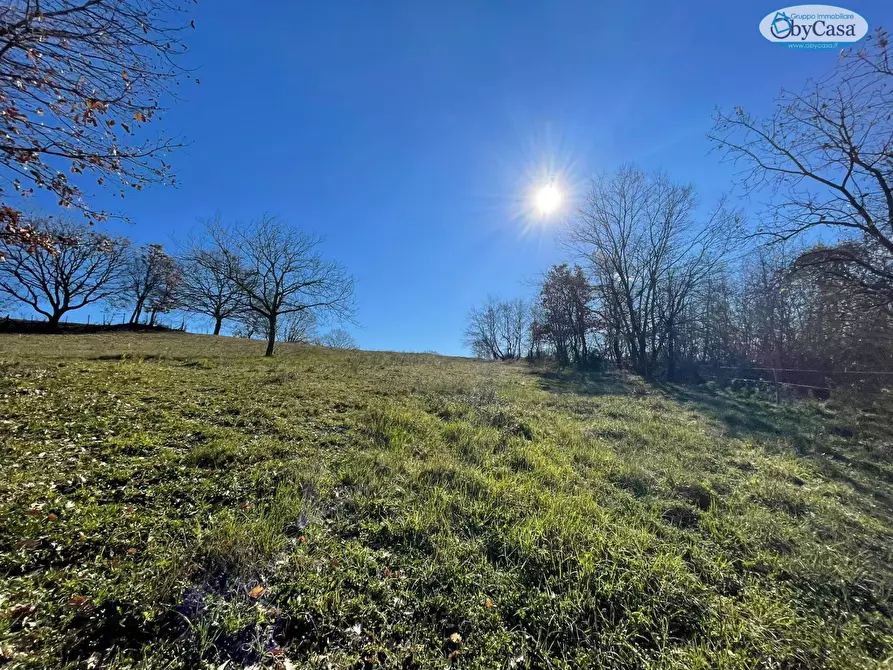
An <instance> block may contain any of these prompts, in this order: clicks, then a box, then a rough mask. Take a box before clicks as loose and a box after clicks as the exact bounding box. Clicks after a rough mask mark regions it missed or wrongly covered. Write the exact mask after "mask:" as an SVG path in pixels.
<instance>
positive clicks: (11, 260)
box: [0, 220, 128, 326]
mask: <svg viewBox="0 0 893 670" xmlns="http://www.w3.org/2000/svg"><path fill="white" fill-rule="evenodd" d="M32 225H33V228H34V229H35V230H37V231H38V232H39V233H40V234H41V235H44V236H46V237H47V238H48V239H64V240H65V241H66V243H65V244H62V245H59V247H58V249H55V250H49V249H47V248H45V247H42V246H36V247H34V248H27V247H24V246H22V245H21V244H20V243H19V240H8V239H2V238H0V254H2V255H3V256H4V257H5V258H6V260H5V262H3V263H0V292H2V293H5V294H6V295H8V296H10V297H11V298H13V299H15V300H17V301H19V302H22V303H24V304H26V305H28V306H29V307H31V308H32V309H33V310H34V311H36V312H37V313H38V314H42V315H43V316H45V317H47V321H48V323H49V325H50V326H55V325H57V324H58V323H59V320H60V319H61V318H62V317H63V316H64V315H65V314H67V313H68V312H71V311H73V310H77V309H81V308H82V307H86V306H87V305H91V304H93V303H97V302H101V301H103V300H107V299H108V298H110V297H111V296H113V295H115V293H116V292H117V291H118V290H119V286H120V284H119V282H120V279H121V273H122V270H123V269H124V267H125V264H126V259H127V250H128V244H127V241H126V240H124V239H121V238H117V239H115V238H111V237H109V236H107V235H102V234H100V233H97V232H95V231H93V230H91V229H90V227H89V226H84V225H79V224H75V223H71V222H68V221H56V220H42V221H37V222H34V223H33V224H32Z"/></svg>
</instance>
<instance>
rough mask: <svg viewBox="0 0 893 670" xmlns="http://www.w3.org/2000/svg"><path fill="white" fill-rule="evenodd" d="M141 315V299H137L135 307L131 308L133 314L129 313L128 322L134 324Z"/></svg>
mask: <svg viewBox="0 0 893 670" xmlns="http://www.w3.org/2000/svg"><path fill="white" fill-rule="evenodd" d="M142 315H143V301H142V300H137V303H136V307H134V308H133V314H131V315H130V323H131V324H133V325H136V324H138V323H139V321H140V317H141V316H142Z"/></svg>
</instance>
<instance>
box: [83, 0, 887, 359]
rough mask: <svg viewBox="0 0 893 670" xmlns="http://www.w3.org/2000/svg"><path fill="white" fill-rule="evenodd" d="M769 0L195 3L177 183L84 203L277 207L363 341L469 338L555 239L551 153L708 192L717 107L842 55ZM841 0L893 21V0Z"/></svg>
mask: <svg viewBox="0 0 893 670" xmlns="http://www.w3.org/2000/svg"><path fill="white" fill-rule="evenodd" d="M776 4H778V3H776ZM776 4H772V3H766V2H712V3H706V2H686V3H666V2H656V1H649V2H635V3H633V2H630V3H619V2H612V3H599V2H593V1H592V0H586V1H579V2H577V1H557V0H553V1H551V2H542V1H540V2H528V1H526V0H514V1H513V2H496V1H493V2H480V1H479V2H461V1H456V0H451V1H450V2H443V1H441V2H408V1H404V2H386V1H383V0H382V1H376V2H368V1H365V0H363V1H360V0H357V1H354V2H348V1H341V0H339V1H337V2H317V3H304V2H284V1H279V2H275V3H274V2H272V1H271V2H264V3H247V2H244V1H243V0H240V1H236V0H213V1H206V2H201V3H198V4H196V5H194V6H193V7H194V18H195V24H196V30H195V31H194V32H191V33H190V34H189V35H188V44H189V46H190V49H191V55H190V57H189V63H190V64H191V65H195V66H197V67H198V68H199V69H198V71H197V73H196V75H197V76H198V77H200V79H201V84H200V85H188V86H186V87H185V89H184V90H183V99H182V100H180V101H178V102H177V103H176V104H175V106H174V107H173V109H172V110H171V111H170V112H169V113H168V114H167V115H166V117H165V119H164V120H163V122H162V123H163V124H164V128H165V129H166V130H167V132H169V133H172V134H178V135H182V136H183V137H184V138H186V139H187V140H188V141H189V142H190V144H189V146H188V147H187V148H185V149H183V150H182V151H180V152H178V153H176V154H175V155H173V156H172V157H171V160H172V162H173V165H174V168H175V171H176V174H177V178H178V182H179V185H178V187H177V188H160V187H158V188H152V189H150V190H148V191H144V192H142V193H140V194H137V195H135V196H134V197H133V198H131V199H129V200H127V201H121V200H119V199H114V198H111V197H103V196H100V197H98V198H96V199H94V200H93V201H92V202H93V203H94V204H98V205H100V206H108V207H115V208H117V209H118V210H119V211H122V212H123V213H124V214H126V215H127V216H129V218H130V219H131V221H132V223H131V224H124V225H115V226H113V228H114V229H115V230H119V231H120V232H124V233H126V234H127V235H129V236H130V237H132V238H133V239H134V240H136V241H137V242H149V241H159V242H162V243H165V242H167V241H168V240H169V238H170V236H171V235H177V234H180V235H182V234H183V233H185V232H186V231H188V230H189V229H190V228H191V227H193V226H194V225H195V222H196V220H197V219H200V218H202V217H209V216H212V215H213V214H215V213H217V212H219V213H220V214H221V216H223V217H224V218H225V219H231V220H248V219H251V218H253V217H256V216H258V215H260V214H262V213H264V212H268V213H272V214H275V215H277V216H279V217H281V218H283V219H285V220H287V221H289V222H290V223H292V224H293V225H295V226H299V227H302V228H305V229H307V230H310V231H313V232H317V233H320V234H322V235H324V236H325V238H326V241H325V245H324V251H325V253H326V254H327V255H328V256H330V257H332V258H334V259H336V260H338V261H339V262H341V263H342V264H343V265H344V266H346V267H347V268H348V269H349V270H350V271H351V272H352V273H353V274H354V275H355V276H356V278H357V306H358V320H359V323H360V327H359V328H351V329H350V330H351V331H352V332H353V333H354V335H355V337H356V339H357V341H358V343H359V344H360V346H361V347H363V348H368V349H392V350H405V351H423V350H436V351H439V352H442V353H462V351H463V349H462V344H461V340H462V330H463V325H464V317H465V314H466V312H467V310H468V309H469V307H471V306H472V305H473V304H475V303H476V302H479V301H481V300H482V299H483V298H484V297H485V296H486V295H487V294H488V293H491V294H495V295H500V296H505V297H513V296H516V295H527V294H529V293H530V292H531V289H530V287H529V286H527V285H525V282H526V281H528V280H530V279H531V278H533V277H535V276H536V275H537V274H538V273H540V272H542V271H543V270H545V269H546V268H547V267H548V266H549V265H550V264H551V263H555V262H560V261H561V260H563V254H562V252H561V250H560V248H559V247H558V245H557V244H556V237H557V232H558V228H559V226H558V222H559V221H560V219H561V217H560V216H558V217H554V218H553V219H551V220H547V221H543V220H542V219H541V218H539V217H536V216H531V215H530V213H531V212H530V208H529V206H528V205H529V190H530V188H531V187H532V186H533V185H534V184H535V183H538V182H542V181H543V180H545V179H547V176H548V175H549V174H550V173H552V172H554V173H555V174H557V175H558V177H557V179H558V182H559V185H560V186H562V187H564V189H565V190H573V187H574V185H576V184H581V183H582V182H583V181H584V180H585V178H586V177H587V176H588V175H590V174H593V173H595V172H599V171H602V170H613V169H615V168H616V167H618V166H619V165H620V164H621V163H624V162H635V163H637V164H638V165H640V166H641V167H644V168H646V169H656V168H661V169H664V170H666V171H667V172H668V173H669V174H670V175H671V176H672V177H674V178H675V179H678V180H685V181H692V182H694V183H695V184H696V185H697V187H698V190H699V192H700V194H701V197H702V200H703V201H704V202H705V204H709V203H710V202H711V201H713V200H714V199H715V198H716V197H718V195H719V194H721V193H723V192H724V191H727V190H729V188H730V187H731V183H732V177H733V170H732V168H731V167H730V166H724V165H720V164H719V159H718V157H717V156H716V155H713V154H709V153H708V152H709V149H710V146H709V144H708V143H707V141H706V139H705V133H706V132H707V131H708V130H709V129H710V127H711V113H712V112H713V110H714V107H715V106H716V105H721V106H724V107H728V106H731V105H735V104H741V105H743V106H745V108H747V109H749V110H752V111H755V112H763V111H767V110H769V109H771V103H772V100H773V98H774V96H775V95H776V94H777V93H778V91H779V89H780V88H781V87H783V86H786V87H790V88H799V87H800V86H801V85H802V84H803V82H804V81H805V79H806V78H807V77H809V76H811V75H817V74H821V73H823V72H825V71H827V70H828V69H829V68H831V67H832V66H833V64H834V61H835V59H836V57H837V53H836V52H834V51H829V52H819V51H797V50H791V49H786V48H783V47H781V46H778V45H774V44H771V43H769V42H768V41H766V40H765V39H764V38H763V37H762V36H761V35H760V34H759V32H758V23H759V21H760V19H762V17H763V16H765V15H766V14H768V13H769V12H770V11H773V10H775V9H778V8H779V7H780V6H781V5H778V6H776ZM261 6H263V9H261ZM845 6H846V7H847V8H849V9H852V10H854V11H856V12H859V13H860V14H862V16H864V17H865V18H866V19H867V21H868V24H869V27H870V28H874V27H875V26H877V25H878V24H884V23H886V24H887V25H890V24H893V21H890V20H889V19H891V18H893V16H891V14H893V12H891V5H890V4H889V2H880V1H872V2H867V1H865V2H849V0H848V3H847V4H846V5H845ZM191 11H193V10H191ZM577 191H579V188H577ZM122 206H123V207H122ZM72 318H74V317H72Z"/></svg>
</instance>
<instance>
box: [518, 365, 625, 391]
mask: <svg viewBox="0 0 893 670" xmlns="http://www.w3.org/2000/svg"><path fill="white" fill-rule="evenodd" d="M528 369H529V371H530V374H531V375H532V376H534V377H535V378H536V380H537V383H538V384H539V386H540V388H541V389H543V390H544V391H548V392H549V393H559V394H562V393H573V394H576V395H587V396H599V395H626V394H630V393H633V390H632V389H631V387H630V385H629V383H628V382H627V381H626V380H625V379H624V378H623V377H622V376H621V375H620V374H619V373H617V372H614V371H603V370H576V369H573V368H556V367H551V366H547V365H531V366H530V367H529V368H528Z"/></svg>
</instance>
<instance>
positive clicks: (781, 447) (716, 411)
mask: <svg viewBox="0 0 893 670" xmlns="http://www.w3.org/2000/svg"><path fill="white" fill-rule="evenodd" d="M661 388H662V390H663V391H664V392H665V393H667V395H668V396H669V397H671V398H672V399H673V400H675V401H676V402H678V403H680V404H682V405H684V406H688V407H691V408H692V409H694V410H696V411H698V412H700V413H701V414H703V415H705V416H707V417H708V418H709V419H710V420H711V421H712V422H713V423H714V425H716V426H717V427H718V428H719V429H720V430H722V432H723V433H724V434H725V435H728V436H729V437H737V438H741V439H747V440H753V441H758V442H760V443H761V444H763V446H764V447H765V448H767V449H768V450H770V451H775V452H776V453H782V452H786V453H793V454H795V455H796V456H798V457H799V458H803V459H805V460H807V461H809V462H810V463H811V464H812V465H813V466H814V467H817V469H818V471H819V472H821V474H822V475H824V476H825V477H826V478H827V479H829V480H836V481H840V482H843V483H845V484H849V485H850V486H852V487H853V489H855V490H856V491H857V492H858V493H860V494H862V495H869V496H871V498H872V499H873V500H874V502H876V503H878V504H880V505H882V506H883V507H884V508H885V510H884V512H885V513H884V514H883V516H885V517H886V518H887V519H890V518H893V468H891V465H893V452H891V451H890V450H889V449H886V448H883V444H880V445H878V444H875V443H874V439H873V438H881V442H882V443H886V442H888V441H889V438H890V436H889V434H887V435H875V434H870V435H869V434H865V433H864V431H862V430H861V429H860V428H859V427H858V426H856V425H853V424H851V423H850V422H847V425H840V424H839V423H838V422H837V421H836V420H834V419H833V417H834V414H832V413H831V412H828V411H827V410H825V409H824V408H822V407H820V406H817V405H815V404H811V403H807V402H804V401H798V400H793V401H789V402H782V403H780V404H775V403H773V402H771V401H768V400H764V399H760V398H751V397H738V396H736V395H735V394H734V393H731V392H726V391H718V390H714V389H711V388H708V387H706V386H705V387H686V386H678V385H664V386H663V387H661ZM855 411H856V410H855V409H850V410H849V411H848V413H847V414H848V416H850V415H851V414H850V412H851V413H852V414H855ZM872 433H873V431H872ZM866 505H867V507H868V508H872V507H873V506H872V505H871V501H866Z"/></svg>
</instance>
